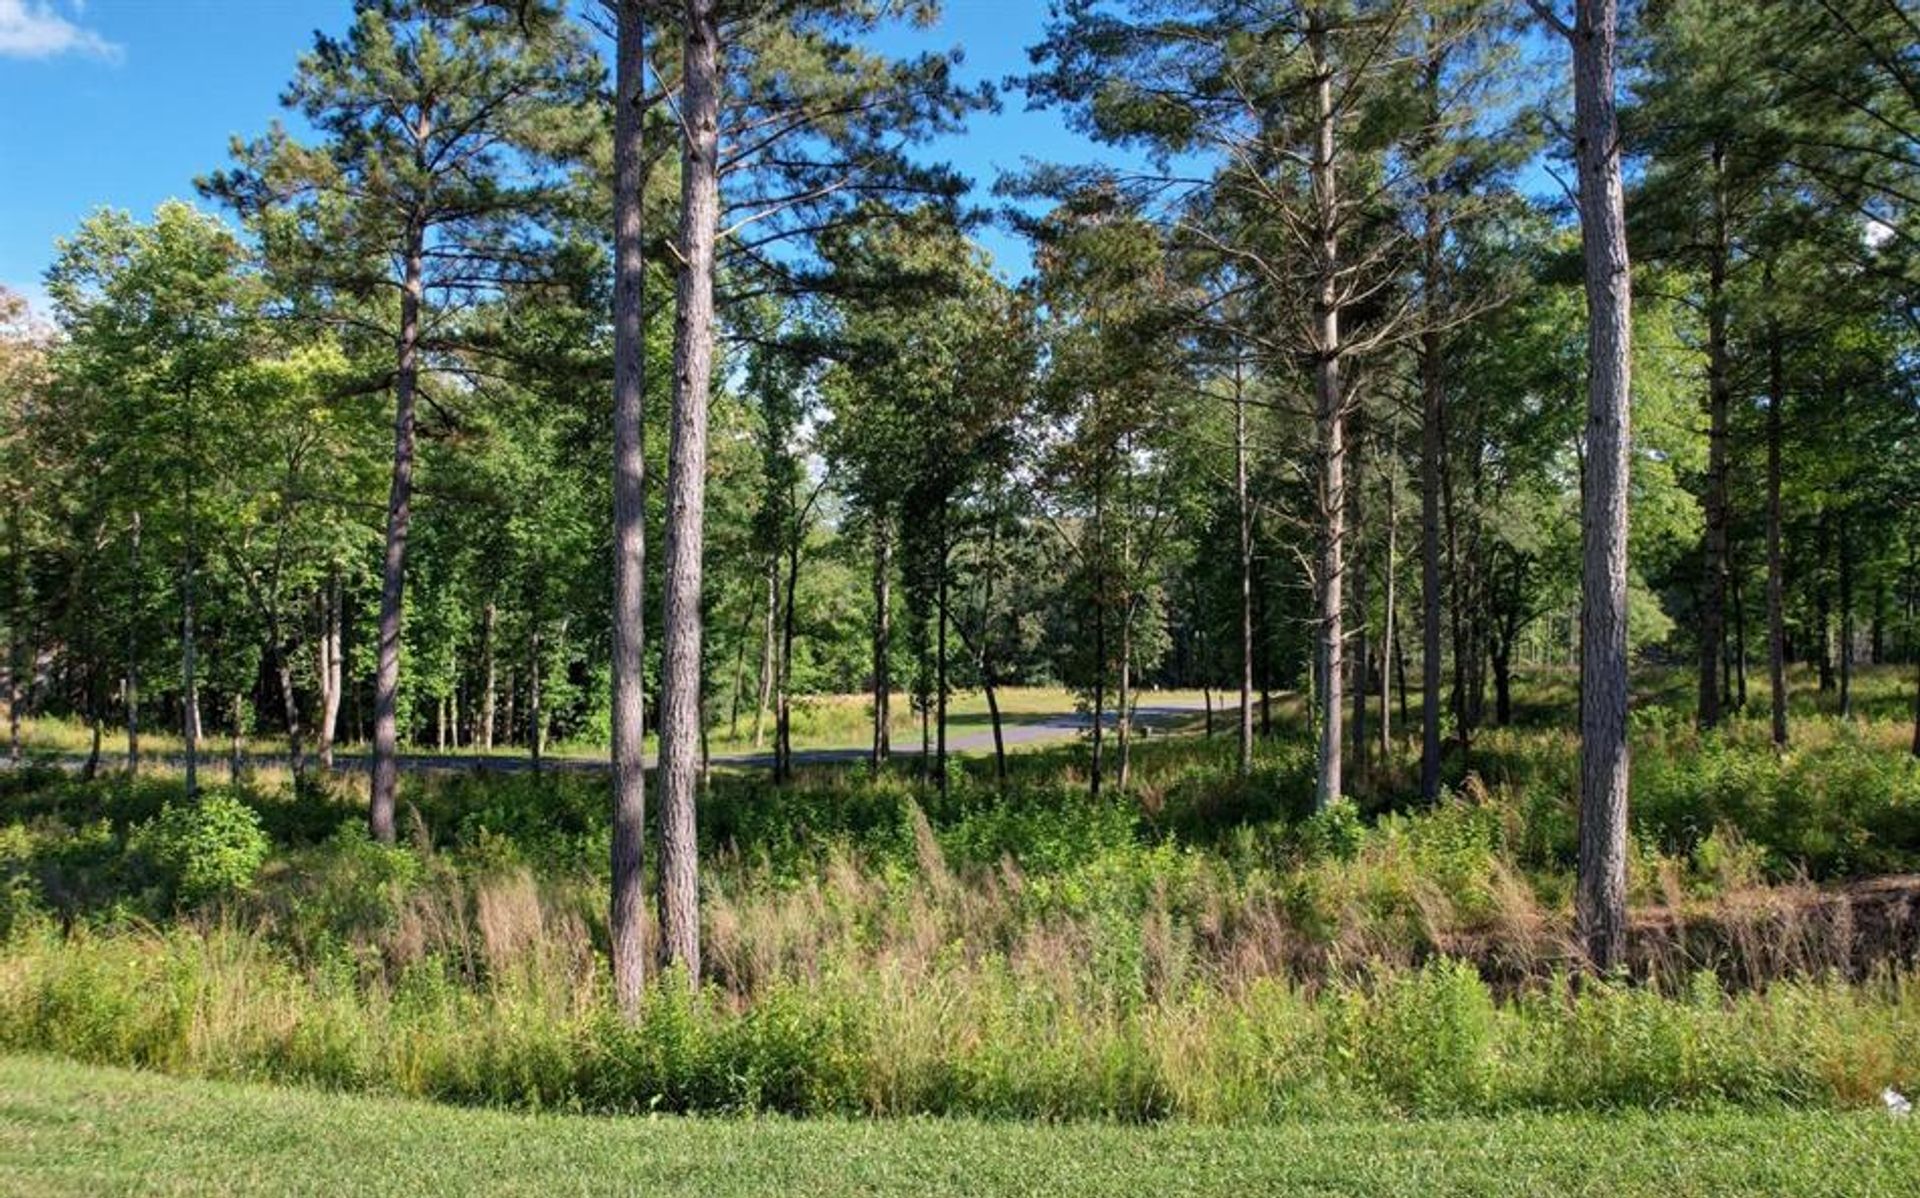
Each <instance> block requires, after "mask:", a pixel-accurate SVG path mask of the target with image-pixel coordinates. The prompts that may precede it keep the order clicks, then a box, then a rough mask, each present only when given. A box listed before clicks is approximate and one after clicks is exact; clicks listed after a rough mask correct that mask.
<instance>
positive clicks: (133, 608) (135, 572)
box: [125, 512, 140, 774]
mask: <svg viewBox="0 0 1920 1198" xmlns="http://www.w3.org/2000/svg"><path fill="white" fill-rule="evenodd" d="M127 561H128V565H129V573H130V574H131V576H132V581H131V583H130V584H129V585H130V590H131V594H130V595H129V596H128V599H127V684H126V704H125V706H126V717H127V772H128V773H129V774H132V773H137V772H138V771H139V769H140V513H139V512H135V513H134V514H133V529H132V532H131V534H130V540H129V542H128V547H127Z"/></svg>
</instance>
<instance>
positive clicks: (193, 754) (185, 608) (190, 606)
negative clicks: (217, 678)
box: [180, 516, 200, 799]
mask: <svg viewBox="0 0 1920 1198" xmlns="http://www.w3.org/2000/svg"><path fill="white" fill-rule="evenodd" d="M187 524H188V527H189V531H188V533H187V553H186V560H185V561H184V562H182V564H181V570H180V683H181V692H180V706H181V711H182V715H183V719H182V731H183V732H184V733H185V738H186V742H187V743H186V750H187V778H186V784H187V797H188V798H189V799H191V798H195V797H197V796H198V795H199V794H200V678H199V664H200V663H199V638H198V629H197V628H196V623H197V621H196V615H197V613H196V612H195V610H194V600H195V598H196V596H195V594H194V591H195V589H196V588H195V586H194V582H195V570H194V561H193V554H194V543H193V542H194V537H193V533H192V531H191V527H192V524H193V519H192V517H191V516H189V517H188V518H187Z"/></svg>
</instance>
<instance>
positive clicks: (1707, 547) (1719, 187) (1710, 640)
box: [1697, 145, 1733, 728]
mask: <svg viewBox="0 0 1920 1198" xmlns="http://www.w3.org/2000/svg"><path fill="white" fill-rule="evenodd" d="M1711 167H1712V171H1713V183H1712V187H1711V189H1710V190H1711V194H1712V204H1713V212H1712V222H1711V223H1712V228H1711V230H1710V232H1711V235H1712V242H1711V245H1710V247H1709V252H1708V258H1707V480H1706V494H1705V495H1704V496H1702V506H1703V507H1704V509H1705V512H1704V514H1705V517H1706V537H1705V544H1704V546H1703V553H1702V557H1703V559H1704V560H1703V561H1702V566H1703V569H1702V571H1701V573H1702V575H1703V579H1702V582H1703V585H1702V587H1701V595H1700V693H1699V713H1698V720H1697V722H1698V723H1699V726H1700V727H1701V728H1715V727H1718V726H1719V724H1720V717H1721V711H1720V699H1721V694H1722V690H1723V686H1722V679H1721V673H1722V671H1723V659H1724V657H1725V647H1726V623H1727V617H1726V612H1727V469H1728V440H1729V432H1728V421H1729V414H1730V412H1731V410H1732V406H1733V404H1732V392H1733V383H1732V379H1731V377H1730V369H1729V366H1728V352H1727V294H1726V290H1727V259H1728V257H1729V256H1730V248H1729V245H1728V238H1727V208H1726V182H1725V156H1724V155H1723V153H1722V151H1721V149H1720V147H1719V146H1717V145H1716V146H1714V147H1713V152H1712V155H1711Z"/></svg>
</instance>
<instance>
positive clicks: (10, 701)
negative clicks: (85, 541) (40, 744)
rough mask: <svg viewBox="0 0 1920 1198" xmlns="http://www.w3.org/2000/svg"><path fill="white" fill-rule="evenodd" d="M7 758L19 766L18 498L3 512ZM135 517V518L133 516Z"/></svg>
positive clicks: (22, 603)
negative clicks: (5, 528)
mask: <svg viewBox="0 0 1920 1198" xmlns="http://www.w3.org/2000/svg"><path fill="white" fill-rule="evenodd" d="M7 516H8V518H7V557H8V559H9V560H8V562H7V760H8V761H9V762H11V763H12V764H13V766H14V767H15V768H16V769H17V768H19V765H20V756H21V743H20V706H21V703H20V698H21V692H20V674H21V660H20V659H21V656H22V655H21V652H20V650H21V648H22V646H23V645H24V644H25V640H24V638H23V637H22V636H21V635H20V629H21V627H22V626H23V625H24V623H25V621H26V578H27V562H26V549H25V545H24V538H23V537H22V536H21V531H20V519H21V514H20V501H19V500H18V499H15V500H14V501H13V503H12V505H11V506H10V509H9V511H8V513H7ZM136 519H137V517H136Z"/></svg>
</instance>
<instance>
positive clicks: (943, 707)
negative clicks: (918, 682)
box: [933, 507, 949, 798]
mask: <svg viewBox="0 0 1920 1198" xmlns="http://www.w3.org/2000/svg"><path fill="white" fill-rule="evenodd" d="M948 549H949V546H948V544H947V516H946V510H945V508H944V507H943V508H942V510H941V513H940V567H939V569H940V577H939V581H938V583H937V586H938V587H939V596H938V599H937V601H936V604H935V606H936V607H937V609H938V614H937V615H936V617H935V618H936V619H937V620H938V621H939V623H938V624H937V625H936V632H935V637H934V679H933V689H934V694H933V702H934V711H935V716H934V736H935V748H934V759H933V762H934V770H935V772H936V774H937V775H938V778H939V783H938V784H939V787H940V797H942V798H945V797H946V795H947V560H948Z"/></svg>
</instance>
